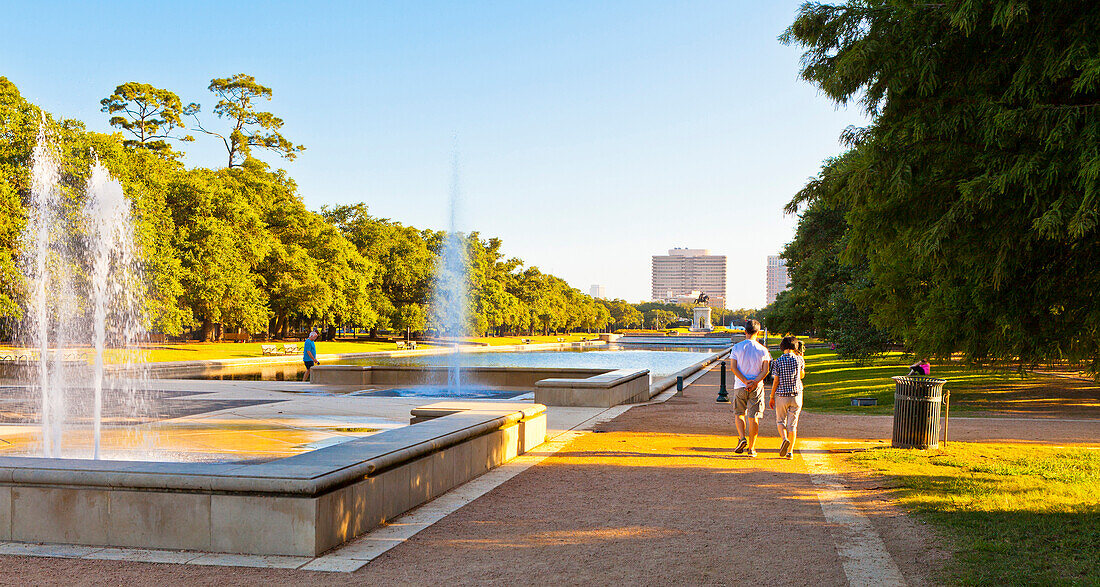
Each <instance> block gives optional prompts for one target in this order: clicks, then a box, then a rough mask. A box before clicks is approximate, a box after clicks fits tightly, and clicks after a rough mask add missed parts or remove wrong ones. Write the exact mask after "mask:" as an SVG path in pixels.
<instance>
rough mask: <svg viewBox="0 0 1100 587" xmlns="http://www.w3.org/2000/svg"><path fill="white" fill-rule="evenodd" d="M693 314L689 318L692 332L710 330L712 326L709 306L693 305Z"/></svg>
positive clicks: (712, 328)
mask: <svg viewBox="0 0 1100 587" xmlns="http://www.w3.org/2000/svg"><path fill="white" fill-rule="evenodd" d="M694 310H695V315H694V316H693V317H692V320H691V331H692V332H710V331H712V330H714V327H713V326H711V324H710V307H708V306H695V308H694Z"/></svg>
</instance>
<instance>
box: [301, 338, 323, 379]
mask: <svg viewBox="0 0 1100 587" xmlns="http://www.w3.org/2000/svg"><path fill="white" fill-rule="evenodd" d="M315 340H317V331H316V330H314V331H313V332H310V333H309V338H307V339H306V344H305V350H304V351H302V362H303V363H305V364H306V374H305V377H303V378H302V381H309V370H310V369H312V368H313V366H314V365H320V364H321V361H318V360H317V343H315V342H313V341H315Z"/></svg>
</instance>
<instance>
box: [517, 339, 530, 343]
mask: <svg viewBox="0 0 1100 587" xmlns="http://www.w3.org/2000/svg"><path fill="white" fill-rule="evenodd" d="M519 341H520V342H522V343H523V344H531V339H530V338H521V339H519Z"/></svg>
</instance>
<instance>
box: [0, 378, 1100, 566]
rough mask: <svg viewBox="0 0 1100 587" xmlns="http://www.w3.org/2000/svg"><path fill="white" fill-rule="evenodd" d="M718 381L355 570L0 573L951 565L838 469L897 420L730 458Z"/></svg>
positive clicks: (919, 530)
mask: <svg viewBox="0 0 1100 587" xmlns="http://www.w3.org/2000/svg"><path fill="white" fill-rule="evenodd" d="M717 389H718V375H717V371H712V372H710V373H707V374H705V375H704V376H702V377H701V378H700V379H699V380H698V381H696V382H695V383H693V384H692V385H690V386H689V387H688V388H687V390H686V391H685V395H684V397H675V398H672V399H670V400H669V401H667V402H666V403H661V404H655V405H646V406H638V407H634V408H632V409H630V410H629V411H627V412H626V413H624V414H622V415H621V416H619V417H618V418H616V419H614V420H612V421H609V422H606V423H604V424H600V425H598V426H597V427H596V428H595V432H594V433H589V434H576V435H575V437H574V438H573V439H572V440H570V441H569V442H567V443H564V445H563V446H562V444H563V443H561V442H559V443H555V444H556V445H558V446H559V447H560V450H559V451H558V452H556V453H554V454H551V455H550V456H548V457H547V458H545V459H544V460H542V461H541V462H538V464H535V465H534V466H531V467H530V468H528V469H526V470H525V471H523V472H521V473H519V474H518V475H516V476H515V477H513V478H511V479H510V480H508V481H506V482H504V483H503V484H502V485H500V486H498V487H496V488H495V489H493V490H491V491H489V492H488V493H486V494H484V495H482V496H481V497H479V498H477V499H475V500H474V501H472V502H470V503H469V504H467V505H465V506H464V507H461V508H460V509H458V510H457V511H455V512H454V513H451V514H450V515H447V516H446V517H443V518H442V519H441V520H439V521H438V522H436V523H435V524H433V525H431V526H429V527H427V528H426V529H424V530H422V531H421V532H419V533H417V534H415V535H413V536H412V537H411V538H409V539H408V540H407V541H405V542H402V543H400V544H398V545H397V546H396V547H394V548H393V549H391V550H389V551H388V552H385V553H384V554H381V555H380V556H378V557H377V558H375V559H374V560H373V561H372V562H370V563H369V564H368V565H366V566H365V567H363V568H361V569H359V570H358V571H356V572H354V573H350V574H345V573H321V572H308V571H300V570H284V569H250V568H240V567H201V566H195V565H174V564H146V563H137V562H122V561H92V560H72V559H62V558H58V559H45V558H40V557H17V556H0V565H3V566H4V569H5V573H3V575H2V577H3V578H0V582H8V581H14V582H18V583H20V584H26V583H35V584H42V583H64V584H66V585H79V584H92V583H133V582H140V583H158V584H159V583H165V584H167V583H172V584H180V583H199V584H217V585H219V586H224V585H233V584H260V583H307V584H348V583H351V584H386V585H388V584H448V583H449V584H460V585H468V584H479V585H480V584H490V585H508V584H537V585H550V584H565V585H579V584H652V585H667V584H719V585H720V584H729V585H732V584H751V583H768V584H780V585H811V584H812V585H843V584H852V585H864V584H875V585H879V584H901V583H905V584H909V585H921V584H924V583H925V582H926V581H927V578H928V577H929V576H930V572H929V569H932V568H935V567H936V565H938V564H939V563H940V562H941V561H942V560H943V559H944V554H943V553H942V552H941V551H939V550H937V549H936V547H935V541H934V538H933V537H932V535H931V534H930V532H929V531H928V530H927V529H926V528H924V527H923V526H921V525H919V524H918V523H916V522H914V521H913V520H912V519H911V518H909V517H908V516H905V515H902V514H901V513H900V512H899V511H897V510H896V509H895V508H894V507H893V506H892V505H891V502H890V501H889V499H888V498H887V495H886V493H885V491H886V490H885V489H883V487H882V482H881V480H880V479H875V478H870V477H863V476H860V475H858V474H854V473H852V472H848V473H846V474H845V475H844V476H843V477H841V476H840V475H838V474H837V472H836V471H837V470H838V469H843V462H842V461H841V460H840V459H838V458H837V456H836V455H835V454H832V453H830V451H829V448H830V447H831V448H836V447H841V448H843V447H845V446H867V445H869V444H876V443H878V442H879V441H880V439H886V438H889V433H890V428H889V417H888V416H882V417H876V416H822V415H813V414H807V415H805V416H804V421H803V423H802V431H803V432H804V438H805V439H807V440H808V441H807V442H805V443H804V444H802V450H801V451H800V453H799V454H798V455H797V456H796V457H795V459H794V460H792V461H787V460H781V459H778V458H777V452H776V451H777V446H778V441H777V438H776V431H775V427H774V425H773V424H772V422H771V420H770V419H769V418H770V412H769V414H768V417H766V418H765V420H764V421H763V422H762V424H763V426H762V429H763V434H764V436H763V437H762V438H761V440H760V442H759V444H758V448H759V449H760V456H759V457H758V458H756V459H750V458H748V457H745V456H740V455H735V454H734V453H733V450H732V448H733V445H734V444H735V441H736V438H735V436H734V435H732V433H731V430H732V426H731V413H730V408H729V406H728V405H724V404H716V403H715V402H714V397H715V395H716V394H717ZM1097 426H1098V422H1097V421H1096V420H1080V421H1070V420H1063V421H1060V422H1051V421H1042V422H1041V423H1040V422H1036V421H1033V420H1031V421H1029V420H1024V419H990V418H982V419H978V418H968V419H955V418H952V421H951V431H952V434H953V437H954V438H956V439H959V440H963V439H967V440H991V439H998V438H1015V439H1023V440H1028V439H1032V438H1034V440H1040V439H1044V440H1046V441H1048V442H1049V441H1064V442H1093V443H1095V442H1096V438H1097V434H1096V432H1097ZM838 430H845V431H847V434H846V436H848V437H849V438H846V439H845V438H835V436H836V432H837V431H838ZM830 436H831V437H832V438H827V437H830ZM866 439H872V440H870V441H868V440H866ZM535 452H536V453H537V452H538V451H537V450H536V451H535ZM475 483H476V482H475ZM471 485H472V484H471ZM464 487H467V488H468V487H469V486H464ZM462 490H463V489H462V488H460V489H459V490H457V491H462ZM432 507H433V505H432V504H428V505H427V506H425V508H422V509H425V510H427V509H430V508H432ZM436 507H438V506H436ZM413 515H414V516H415V515H416V513H415V512H414V514H413ZM400 521H401V520H398V522H400ZM390 528H391V529H393V528H394V527H392V526H391V527H390ZM0 554H2V553H0Z"/></svg>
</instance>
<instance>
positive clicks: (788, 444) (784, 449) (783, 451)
mask: <svg viewBox="0 0 1100 587" xmlns="http://www.w3.org/2000/svg"><path fill="white" fill-rule="evenodd" d="M790 448H791V441H789V440H787V439H785V438H784V439H783V444H780V445H779V456H781V457H785V456H787V454H788V453H787V451H788V450H789V449H790Z"/></svg>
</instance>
